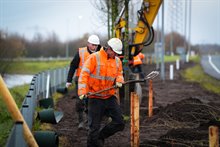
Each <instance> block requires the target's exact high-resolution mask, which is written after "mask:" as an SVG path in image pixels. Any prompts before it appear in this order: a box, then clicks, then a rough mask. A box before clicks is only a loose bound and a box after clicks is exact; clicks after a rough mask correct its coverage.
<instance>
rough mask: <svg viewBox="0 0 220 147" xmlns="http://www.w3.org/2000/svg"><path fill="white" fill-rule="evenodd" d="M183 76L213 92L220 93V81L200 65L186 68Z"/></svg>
mask: <svg viewBox="0 0 220 147" xmlns="http://www.w3.org/2000/svg"><path fill="white" fill-rule="evenodd" d="M182 76H183V77H184V78H185V79H186V80H187V81H191V82H196V83H199V84H200V85H201V86H202V87H204V88H205V89H207V90H208V91H211V92H213V93H216V94H219V95H220V88H219V87H220V81H219V80H216V79H215V78H212V77H210V76H208V75H207V74H205V73H204V71H203V69H202V67H201V66H200V65H196V66H194V67H192V68H188V69H186V70H185V71H184V72H183V73H182Z"/></svg>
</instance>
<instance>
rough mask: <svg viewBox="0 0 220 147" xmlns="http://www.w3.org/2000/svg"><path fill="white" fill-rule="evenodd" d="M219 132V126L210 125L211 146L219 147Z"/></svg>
mask: <svg viewBox="0 0 220 147" xmlns="http://www.w3.org/2000/svg"><path fill="white" fill-rule="evenodd" d="M218 136H219V132H218V127H217V126H209V147H219V137H218Z"/></svg>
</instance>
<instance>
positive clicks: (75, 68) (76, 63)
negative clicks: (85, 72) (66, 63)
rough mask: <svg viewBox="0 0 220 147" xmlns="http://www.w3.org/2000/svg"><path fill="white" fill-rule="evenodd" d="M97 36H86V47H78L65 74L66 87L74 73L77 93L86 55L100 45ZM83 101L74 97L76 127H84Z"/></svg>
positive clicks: (68, 85) (98, 48)
mask: <svg viewBox="0 0 220 147" xmlns="http://www.w3.org/2000/svg"><path fill="white" fill-rule="evenodd" d="M99 44H100V40H99V37H98V36H97V35H91V36H89V38H88V43H87V46H86V47H82V48H79V50H78V51H77V52H76V54H75V56H74V58H73V60H72V61H71V63H70V68H69V72H68V76H67V82H66V87H67V88H68V87H70V86H71V85H72V79H73V75H74V73H75V89H76V93H78V79H79V74H80V72H81V70H82V67H83V64H84V63H85V61H86V60H87V58H88V56H89V55H90V54H92V53H94V52H96V51H99V50H100V48H101V46H100V45H99ZM84 105H85V104H84V103H83V102H82V101H81V100H80V99H79V97H78V96H77V98H76V112H77V114H78V122H79V125H78V129H82V128H84V120H83V111H84Z"/></svg>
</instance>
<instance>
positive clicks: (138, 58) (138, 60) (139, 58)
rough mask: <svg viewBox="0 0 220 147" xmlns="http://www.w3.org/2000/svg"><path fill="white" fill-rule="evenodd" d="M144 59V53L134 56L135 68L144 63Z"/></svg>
mask: <svg viewBox="0 0 220 147" xmlns="http://www.w3.org/2000/svg"><path fill="white" fill-rule="evenodd" d="M144 57H145V56H144V54H142V53H139V54H138V55H136V56H134V57H133V65H134V66H135V65H140V64H142V63H143V62H142V60H143V59H144Z"/></svg>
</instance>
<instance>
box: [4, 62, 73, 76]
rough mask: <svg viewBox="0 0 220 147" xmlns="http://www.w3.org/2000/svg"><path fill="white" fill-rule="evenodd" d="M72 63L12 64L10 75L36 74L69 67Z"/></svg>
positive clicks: (9, 70)
mask: <svg viewBox="0 0 220 147" xmlns="http://www.w3.org/2000/svg"><path fill="white" fill-rule="evenodd" d="M69 64H70V61H69V60H65V61H16V62H12V63H11V64H10V68H9V69H8V71H7V73H9V74H36V73H39V72H41V71H45V70H50V69H55V68H60V67H65V66H69Z"/></svg>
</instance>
